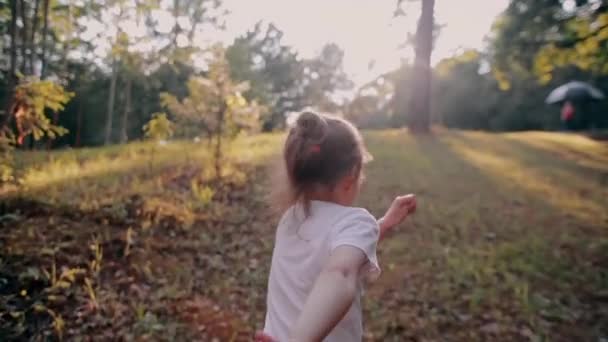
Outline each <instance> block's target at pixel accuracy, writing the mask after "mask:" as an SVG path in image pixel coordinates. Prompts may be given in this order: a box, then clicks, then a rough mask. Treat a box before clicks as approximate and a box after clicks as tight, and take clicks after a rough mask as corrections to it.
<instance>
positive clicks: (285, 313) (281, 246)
mask: <svg viewBox="0 0 608 342" xmlns="http://www.w3.org/2000/svg"><path fill="white" fill-rule="evenodd" d="M378 234H379V230H378V224H377V222H376V219H375V218H374V217H373V216H372V215H371V214H370V213H369V212H368V211H367V210H365V209H362V208H355V207H347V206H342V205H339V204H335V203H331V202H323V201H311V202H310V212H309V215H308V216H306V215H305V214H304V210H303V207H302V206H301V205H295V206H293V207H291V208H290V209H288V210H287V211H286V212H285V214H284V215H283V217H282V218H281V220H280V222H279V226H278V228H277V232H276V240H275V247H274V252H273V256H272V265H271V270H270V279H269V282H268V299H267V301H268V303H267V305H268V308H267V310H268V311H267V314H266V324H265V328H264V331H265V332H266V333H268V334H270V335H271V336H274V337H275V338H277V339H278V340H279V341H285V340H287V339H288V338H289V333H290V329H291V328H292V327H293V326H294V324H295V322H296V320H297V319H298V317H299V315H300V313H301V311H302V308H303V307H304V304H305V302H306V299H307V297H308V295H309V293H310V292H311V290H312V288H313V285H314V283H315V280H316V279H317V277H318V276H319V273H320V272H321V271H322V269H323V267H324V266H325V265H326V264H327V260H328V259H329V257H330V255H331V252H332V250H334V249H335V248H336V247H338V246H343V245H348V246H353V247H357V248H358V249H360V250H361V251H363V252H364V253H365V255H366V257H367V259H368V260H367V264H366V265H364V268H365V270H364V271H363V272H362V274H364V275H369V276H371V277H376V276H377V275H378V274H379V271H380V269H379V267H378V262H377V258H376V243H377V241H378ZM361 290H362V288H361V283H360V284H359V287H358V291H357V292H358V294H357V296H356V298H355V300H354V302H353V305H352V306H351V307H350V309H348V312H347V313H346V315H345V316H344V318H343V319H342V320H341V321H340V323H339V324H338V325H336V326H335V328H334V329H333V330H332V331H331V333H330V334H329V335H328V336H327V337H326V338H325V341H360V340H361V337H362V326H361V307H360V295H361Z"/></svg>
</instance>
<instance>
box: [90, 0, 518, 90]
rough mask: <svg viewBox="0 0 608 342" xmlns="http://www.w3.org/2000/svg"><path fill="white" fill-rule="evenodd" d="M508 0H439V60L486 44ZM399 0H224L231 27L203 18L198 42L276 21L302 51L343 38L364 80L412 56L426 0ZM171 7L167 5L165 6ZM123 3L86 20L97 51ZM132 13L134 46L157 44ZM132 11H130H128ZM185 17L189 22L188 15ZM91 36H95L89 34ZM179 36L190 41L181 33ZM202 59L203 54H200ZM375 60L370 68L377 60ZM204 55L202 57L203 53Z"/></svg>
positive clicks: (163, 14) (347, 63) (127, 27)
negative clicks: (412, 38)
mask: <svg viewBox="0 0 608 342" xmlns="http://www.w3.org/2000/svg"><path fill="white" fill-rule="evenodd" d="M508 1H509V0H436V4H435V17H436V21H437V23H439V24H440V25H443V28H442V29H441V33H440V35H439V39H438V41H437V43H436V46H435V50H434V52H433V63H436V62H438V61H439V60H441V59H442V58H445V57H449V56H451V55H453V54H454V53H455V52H457V51H459V50H460V49H463V48H474V49H480V48H483V46H484V37H486V36H487V34H488V33H489V32H490V28H491V25H492V23H493V22H494V20H495V18H496V16H497V15H498V14H500V12H502V11H503V10H504V9H505V7H506V6H507V4H508ZM396 2H397V0H223V6H224V8H225V9H227V10H229V11H230V14H229V15H228V16H227V17H226V30H224V31H217V30H215V29H213V28H212V27H210V25H203V26H199V31H198V32H197V34H196V35H195V39H194V44H196V45H199V46H200V47H206V46H209V45H210V44H211V43H212V42H217V41H219V42H223V43H224V44H225V45H229V44H231V43H232V41H233V40H234V38H236V37H238V36H240V35H242V34H244V33H245V32H246V31H247V30H250V29H251V28H253V26H254V25H255V23H256V22H258V21H263V22H266V23H274V24H275V25H276V26H277V27H278V28H279V29H281V30H282V31H283V32H284V43H286V44H288V45H291V46H293V48H294V49H295V50H296V51H297V52H298V53H299V55H300V56H301V57H303V58H306V57H311V56H314V55H315V54H317V53H318V52H319V51H320V49H321V47H322V46H323V45H324V44H326V43H330V42H333V43H336V44H338V45H339V46H340V47H341V48H342V49H343V50H344V53H345V56H344V68H345V70H346V72H347V73H348V74H349V76H350V77H351V78H352V79H353V81H354V82H355V84H356V85H357V86H360V85H362V84H364V83H366V82H368V81H370V80H372V79H374V78H375V77H376V76H378V75H380V74H381V73H384V72H386V71H390V70H394V69H395V68H397V67H398V66H399V64H400V60H401V59H402V58H408V59H413V49H412V47H411V46H406V47H403V43H404V42H405V41H406V39H407V35H408V32H409V33H414V32H415V30H416V24H417V21H418V16H419V14H420V2H419V1H411V2H410V1H407V0H406V1H405V2H404V5H403V9H404V10H405V13H406V15H405V16H402V17H398V18H393V13H394V11H395V6H396ZM165 7H166V6H165ZM117 13H118V9H117V8H115V7H114V8H107V9H106V10H105V11H104V12H103V18H102V20H101V21H100V22H91V21H85V24H86V26H87V31H86V32H85V33H84V34H83V37H85V39H90V40H92V41H94V44H95V46H96V49H95V50H96V51H95V52H94V54H95V55H96V56H99V58H102V57H103V56H105V55H106V54H107V52H108V51H109V47H110V41H113V40H114V39H115V38H114V37H115V32H116V24H117V22H116V21H115V19H114V18H115V17H116V15H117ZM126 13H127V15H128V17H127V18H130V19H126V20H123V21H121V22H120V23H119V25H120V26H121V27H122V29H123V31H125V32H128V34H129V36H130V37H131V38H132V39H133V43H132V45H131V47H130V49H134V50H138V51H142V52H145V51H150V52H152V51H154V50H156V49H157V48H158V46H159V42H158V41H156V42H154V41H150V40H146V39H143V38H144V37H145V36H146V28H145V25H144V23H143V21H142V20H141V18H140V19H139V20H137V19H136V16H135V12H134V11H133V9H131V10H130V11H127V12H126ZM129 13H130V14H129ZM153 16H154V17H155V19H156V20H158V23H159V26H158V27H157V29H158V30H159V31H163V32H169V31H170V30H171V28H172V27H173V22H174V19H173V17H172V16H171V15H170V12H168V11H167V10H166V9H164V7H163V8H162V9H159V10H156V13H154V15H153ZM178 23H180V25H182V26H185V27H186V26H189V18H187V17H180V18H178ZM87 37H89V38H87ZM178 44H182V45H185V44H188V41H187V39H186V37H185V36H184V37H178ZM199 59H200V58H199ZM371 61H374V64H373V65H374V67H373V68H372V69H369V66H370V62H371ZM197 62H202V63H203V64H202V65H204V61H203V60H199V61H197Z"/></svg>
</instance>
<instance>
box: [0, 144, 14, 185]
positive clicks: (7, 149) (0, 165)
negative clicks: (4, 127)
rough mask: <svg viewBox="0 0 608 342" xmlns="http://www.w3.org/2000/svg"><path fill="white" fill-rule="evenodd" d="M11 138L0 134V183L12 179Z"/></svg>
mask: <svg viewBox="0 0 608 342" xmlns="http://www.w3.org/2000/svg"><path fill="white" fill-rule="evenodd" d="M12 152H13V139H12V138H11V137H6V136H4V134H0V184H2V183H5V182H8V181H10V180H12V179H13V154H12Z"/></svg>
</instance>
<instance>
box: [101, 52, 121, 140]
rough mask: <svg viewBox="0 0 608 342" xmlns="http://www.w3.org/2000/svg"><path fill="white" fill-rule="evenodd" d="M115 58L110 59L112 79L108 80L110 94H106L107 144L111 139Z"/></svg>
mask: <svg viewBox="0 0 608 342" xmlns="http://www.w3.org/2000/svg"><path fill="white" fill-rule="evenodd" d="M117 78H118V75H117V72H116V60H113V61H112V80H111V81H110V94H109V96H108V110H107V112H106V136H105V140H104V144H105V145H109V144H110V142H111V139H112V116H113V115H114V95H115V93H116V79H117Z"/></svg>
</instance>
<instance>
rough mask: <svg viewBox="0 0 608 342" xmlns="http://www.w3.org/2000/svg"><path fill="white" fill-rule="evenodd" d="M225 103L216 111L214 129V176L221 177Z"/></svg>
mask: <svg viewBox="0 0 608 342" xmlns="http://www.w3.org/2000/svg"><path fill="white" fill-rule="evenodd" d="M225 114H226V105H225V104H224V103H223V104H222V106H220V108H219V110H218V113H217V130H216V131H215V135H216V136H215V156H214V159H215V177H216V178H217V179H218V180H220V179H221V178H222V134H223V133H224V120H225Z"/></svg>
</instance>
